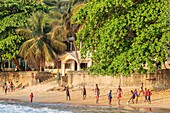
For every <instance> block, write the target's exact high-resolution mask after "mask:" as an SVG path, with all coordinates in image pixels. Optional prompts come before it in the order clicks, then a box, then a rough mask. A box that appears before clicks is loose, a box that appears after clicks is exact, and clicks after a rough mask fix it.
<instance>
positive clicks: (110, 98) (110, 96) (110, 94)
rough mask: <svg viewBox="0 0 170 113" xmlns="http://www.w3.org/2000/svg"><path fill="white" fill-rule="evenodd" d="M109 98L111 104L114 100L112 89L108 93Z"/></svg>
mask: <svg viewBox="0 0 170 113" xmlns="http://www.w3.org/2000/svg"><path fill="white" fill-rule="evenodd" d="M108 100H109V105H111V102H112V90H110V92H109V94H108Z"/></svg>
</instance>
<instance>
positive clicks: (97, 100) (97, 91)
mask: <svg viewBox="0 0 170 113" xmlns="http://www.w3.org/2000/svg"><path fill="white" fill-rule="evenodd" d="M95 94H96V104H97V103H98V102H99V95H100V89H99V87H98V84H96V88H95Z"/></svg>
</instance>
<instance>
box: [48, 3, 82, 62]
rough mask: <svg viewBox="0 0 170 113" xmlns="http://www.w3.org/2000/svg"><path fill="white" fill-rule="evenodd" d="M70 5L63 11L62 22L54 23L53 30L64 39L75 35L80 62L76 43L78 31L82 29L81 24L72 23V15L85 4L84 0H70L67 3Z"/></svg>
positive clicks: (55, 34) (53, 33) (54, 33)
mask: <svg viewBox="0 0 170 113" xmlns="http://www.w3.org/2000/svg"><path fill="white" fill-rule="evenodd" d="M67 5H68V7H67V10H66V11H65V12H64V13H63V15H62V18H61V19H60V22H58V24H55V22H54V24H53V30H52V32H51V34H52V36H54V37H55V36H59V37H62V39H63V40H64V39H67V38H69V37H73V45H74V49H75V53H76V59H77V61H78V64H79V63H80V62H79V57H78V53H77V51H78V48H77V45H76V33H77V31H78V30H79V29H80V27H81V25H77V24H72V23H71V17H72V16H73V14H74V13H75V12H77V11H78V10H79V9H80V8H81V7H83V6H84V0H70V1H69V3H67Z"/></svg>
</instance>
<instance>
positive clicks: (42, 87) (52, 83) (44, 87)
mask: <svg viewBox="0 0 170 113" xmlns="http://www.w3.org/2000/svg"><path fill="white" fill-rule="evenodd" d="M55 87H59V82H58V81H57V79H56V78H55V77H52V78H50V79H48V80H45V81H43V82H41V83H38V84H37V85H33V86H29V87H26V88H24V89H21V90H20V91H21V92H44V91H48V90H50V89H52V88H55Z"/></svg>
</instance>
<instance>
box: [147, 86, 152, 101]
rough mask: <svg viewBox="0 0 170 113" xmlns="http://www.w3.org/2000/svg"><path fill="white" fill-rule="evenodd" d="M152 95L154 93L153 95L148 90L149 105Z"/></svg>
mask: <svg viewBox="0 0 170 113" xmlns="http://www.w3.org/2000/svg"><path fill="white" fill-rule="evenodd" d="M151 95H152V93H151V91H150V90H149V89H148V92H147V97H148V98H147V99H148V102H149V104H151Z"/></svg>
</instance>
